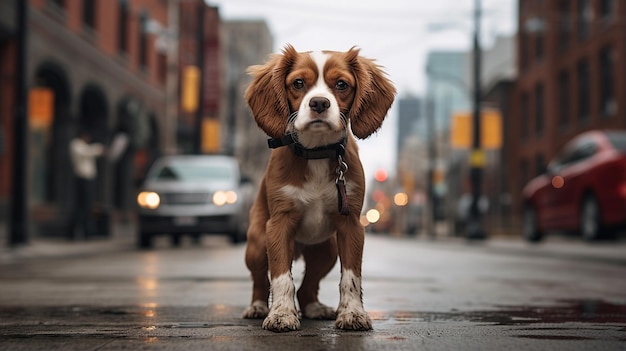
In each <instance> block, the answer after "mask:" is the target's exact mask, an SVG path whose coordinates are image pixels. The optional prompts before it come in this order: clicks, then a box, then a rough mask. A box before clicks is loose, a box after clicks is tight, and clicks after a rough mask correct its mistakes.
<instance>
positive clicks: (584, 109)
mask: <svg viewBox="0 0 626 351" xmlns="http://www.w3.org/2000/svg"><path fill="white" fill-rule="evenodd" d="M577 70H578V122H579V123H580V124H584V123H587V122H589V98H590V93H591V89H590V87H589V62H587V60H582V61H580V62H579V63H578V67H577Z"/></svg>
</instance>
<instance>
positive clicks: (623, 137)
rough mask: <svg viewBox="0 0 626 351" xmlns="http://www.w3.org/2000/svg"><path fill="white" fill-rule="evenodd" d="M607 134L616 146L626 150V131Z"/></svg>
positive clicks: (618, 148)
mask: <svg viewBox="0 0 626 351" xmlns="http://www.w3.org/2000/svg"><path fill="white" fill-rule="evenodd" d="M606 136H607V137H608V138H609V141H610V142H611V144H612V145H613V147H614V148H616V149H617V150H620V151H623V152H626V133H619V132H608V133H606Z"/></svg>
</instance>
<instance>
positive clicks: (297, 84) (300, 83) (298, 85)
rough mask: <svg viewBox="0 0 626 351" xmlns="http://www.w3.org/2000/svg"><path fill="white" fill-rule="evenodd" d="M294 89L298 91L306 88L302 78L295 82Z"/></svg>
mask: <svg viewBox="0 0 626 351" xmlns="http://www.w3.org/2000/svg"><path fill="white" fill-rule="evenodd" d="M293 87H294V88H296V89H298V90H300V89H302V88H304V81H303V80H302V79H300V78H297V79H296V80H294V81H293Z"/></svg>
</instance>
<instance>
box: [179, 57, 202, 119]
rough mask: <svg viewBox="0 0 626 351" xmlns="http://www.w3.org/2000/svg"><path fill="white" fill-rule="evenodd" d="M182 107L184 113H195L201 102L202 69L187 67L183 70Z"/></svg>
mask: <svg viewBox="0 0 626 351" xmlns="http://www.w3.org/2000/svg"><path fill="white" fill-rule="evenodd" d="M181 95H182V96H181V97H180V100H181V106H182V109H183V111H184V112H187V113H195V112H196V111H197V110H198V105H199V102H200V69H199V68H198V67H197V66H193V65H190V66H186V67H185V68H184V69H183V82H182V92H181Z"/></svg>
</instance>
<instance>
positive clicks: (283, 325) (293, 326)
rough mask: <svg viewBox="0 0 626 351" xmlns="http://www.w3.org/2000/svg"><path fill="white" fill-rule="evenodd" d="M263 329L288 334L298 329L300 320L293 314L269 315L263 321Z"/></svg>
mask: <svg viewBox="0 0 626 351" xmlns="http://www.w3.org/2000/svg"><path fill="white" fill-rule="evenodd" d="M263 329H266V330H271V331H273V332H288V331H293V330H298V329H300V319H299V318H298V315H297V314H294V313H271V314H270V315H268V316H267V318H265V320H264V321H263Z"/></svg>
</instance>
